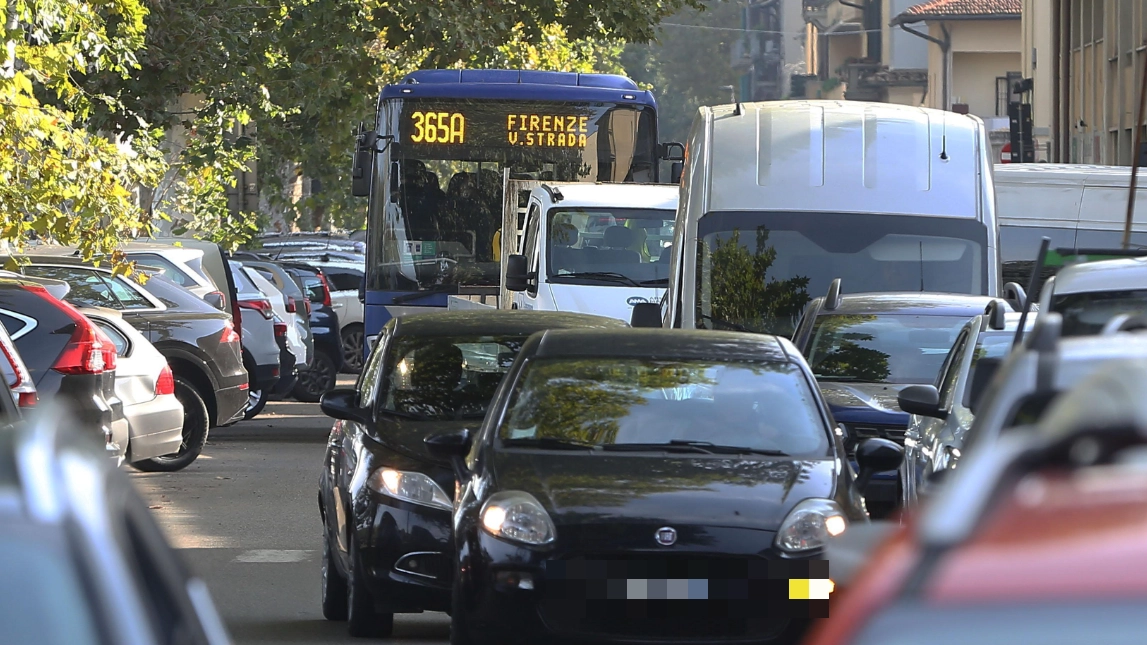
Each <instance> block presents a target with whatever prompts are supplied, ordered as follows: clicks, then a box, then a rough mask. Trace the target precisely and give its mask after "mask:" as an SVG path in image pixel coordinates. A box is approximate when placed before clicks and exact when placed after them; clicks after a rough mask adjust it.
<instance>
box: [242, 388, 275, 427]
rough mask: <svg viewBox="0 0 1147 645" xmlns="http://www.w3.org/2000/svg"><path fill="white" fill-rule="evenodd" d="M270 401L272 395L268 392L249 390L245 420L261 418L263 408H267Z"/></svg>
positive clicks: (244, 413)
mask: <svg viewBox="0 0 1147 645" xmlns="http://www.w3.org/2000/svg"><path fill="white" fill-rule="evenodd" d="M270 399H271V393H270V392H268V391H267V390H248V391H247V409H246V410H245V411H244V412H243V419H244V420H248V421H249V420H251V419H254V418H255V417H257V416H259V413H260V412H262V411H263V408H265V407H267V401H269V400H270Z"/></svg>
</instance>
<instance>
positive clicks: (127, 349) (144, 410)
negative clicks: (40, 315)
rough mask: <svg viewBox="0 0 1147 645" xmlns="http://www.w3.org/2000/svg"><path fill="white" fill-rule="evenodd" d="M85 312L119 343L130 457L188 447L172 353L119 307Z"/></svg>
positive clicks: (119, 389)
mask: <svg viewBox="0 0 1147 645" xmlns="http://www.w3.org/2000/svg"><path fill="white" fill-rule="evenodd" d="M80 313H82V314H84V315H85V316H87V317H88V319H89V320H91V321H92V322H93V323H95V324H96V326H97V327H99V328H100V330H102V331H103V332H104V334H106V335H107V337H108V338H109V339H111V342H112V344H113V345H114V346H115V352H116V370H115V392H116V396H118V397H119V398H120V400H122V401H123V411H124V415H125V416H126V417H127V422H128V429H129V439H128V442H127V458H126V459H127V462H128V463H129V464H135V463H136V462H139V461H142V460H144V459H152V458H155V457H163V456H165V455H173V454H176V453H178V452H179V451H180V449H181V448H183V446H182V444H183V404H182V403H181V402H180V401H179V397H178V396H176V393H175V375H174V373H172V371H171V367H170V366H168V364H167V359H166V358H164V356H163V354H160V353H159V350H157V349H156V348H155V347H153V346H152V344H151V343H150V342H149V341H148V340H147V338H146V337H144V335H143V334H141V333H140V332H139V330H137V329H136V328H135V327H132V326H131V325H129V324H128V323H127V322H126V321H124V319H123V316H121V315H120V313H119V312H117V311H114V310H111V309H93V308H88V307H83V308H80Z"/></svg>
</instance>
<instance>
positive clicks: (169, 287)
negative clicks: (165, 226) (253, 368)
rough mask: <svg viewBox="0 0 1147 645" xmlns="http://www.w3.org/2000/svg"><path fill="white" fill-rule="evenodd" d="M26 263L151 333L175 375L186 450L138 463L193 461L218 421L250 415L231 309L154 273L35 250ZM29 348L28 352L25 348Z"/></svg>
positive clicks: (84, 302) (171, 466) (82, 299)
mask: <svg viewBox="0 0 1147 645" xmlns="http://www.w3.org/2000/svg"><path fill="white" fill-rule="evenodd" d="M28 260H29V261H30V264H27V265H25V266H23V267H21V270H22V271H23V272H24V273H26V274H28V275H30V276H40V277H47V278H54V279H57V280H63V281H65V282H67V283H68V284H69V285H71V290H70V291H69V292H68V295H67V296H66V298H67V299H68V300H69V301H70V302H73V303H75V304H77V305H80V306H84V307H107V308H109V309H115V310H117V311H119V312H120V313H121V314H122V315H123V318H124V320H126V321H127V322H128V323H130V324H131V325H132V326H133V327H135V328H136V329H138V330H139V331H140V332H141V333H142V334H143V335H144V336H146V337H147V339H148V340H149V341H151V344H152V345H154V346H155V348H156V349H157V350H159V352H160V353H161V354H163V355H164V356H165V357H166V358H167V362H168V365H170V366H171V371H172V372H173V373H174V375H175V396H176V397H178V398H179V402H180V403H182V404H183V410H184V425H183V437H184V443H183V445H182V446H181V447H180V450H179V452H178V453H176V454H174V455H170V456H165V457H155V458H153V459H145V460H142V461H138V462H135V463H134V464H132V465H133V466H134V467H136V468H138V469H140V470H159V471H172V470H179V469H181V468H185V467H187V466H188V465H190V464H191V463H192V462H193V461H195V459H196V458H197V457H198V456H199V453H200V452H201V451H202V450H203V445H204V444H205V443H206V442H207V433H208V430H209V429H210V428H213V427H216V426H224V425H229V424H231V423H234V422H235V421H238V420H240V419H242V418H243V412H244V411H245V410H246V408H247V400H248V394H247V393H248V389H249V384H248V375H247V370H246V369H245V368H244V367H243V357H242V353H241V351H242V347H241V343H240V336H239V332H238V331H236V329H235V325H234V323H233V322H232V319H231V316H230V314H227V313H225V312H223V311H220V310H219V309H216V308H215V307H213V306H211V305H210V304H208V303H207V302H205V301H203V300H202V299H200V298H198V297H197V296H195V294H193V293H191V292H190V291H188V290H186V289H184V288H183V287H180V286H179V285H176V284H175V283H173V282H171V281H170V280H168V279H166V278H164V277H162V276H160V275H152V276H151V277H150V278H149V279H148V281H147V285H146V286H142V285H140V284H138V283H137V282H135V281H133V280H130V279H127V278H124V277H123V276H115V275H113V274H112V272H111V270H110V269H104V268H95V267H90V266H86V265H84V264H82V263H81V261H80V260H79V259H78V258H66V257H28ZM25 356H27V354H25Z"/></svg>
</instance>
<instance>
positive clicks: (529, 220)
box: [514, 199, 552, 309]
mask: <svg viewBox="0 0 1147 645" xmlns="http://www.w3.org/2000/svg"><path fill="white" fill-rule="evenodd" d="M541 218H542V207H541V204H540V203H539V202H538V201H537V200H536V199H531V200H530V209H529V211H528V213H527V214H526V228H525V233H523V234H522V249H521V252H522V255H524V256H526V266H527V267H529V269H528V271H529V272H530V273H532V274H534V275H535V276H537V277H536V278H535V280H534V281H533V282H532V283H530V286H529V288H527V289H526V290H525V291H520V292H517V293H515V294H514V308H515V309H551V308H552V307H546V306H545V304H544V303H541V302H539V298H538V288H539V285H540V284H541V280H542V275H543V274H544V271H542V267H541V263H540V258H539V257H538V247H539V246H540V244H539V243H538V235H539V234H540V232H541V230H542V226H541Z"/></svg>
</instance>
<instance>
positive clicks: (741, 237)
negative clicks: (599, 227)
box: [694, 211, 988, 336]
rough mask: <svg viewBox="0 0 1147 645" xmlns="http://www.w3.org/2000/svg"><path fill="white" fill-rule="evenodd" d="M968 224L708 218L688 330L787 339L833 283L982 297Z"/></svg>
mask: <svg viewBox="0 0 1147 645" xmlns="http://www.w3.org/2000/svg"><path fill="white" fill-rule="evenodd" d="M986 248H987V229H986V227H985V226H984V224H983V223H981V222H977V221H976V220H974V219H959V218H946V217H916V216H904V215H873V214H856V213H788V212H760V211H758V212H731V213H710V214H708V215H706V216H704V217H702V218H701V219H700V221H699V222H698V224H697V271H696V275H697V282H696V285H695V286H694V288H695V289H696V319H697V322H696V325H697V327H699V328H704V329H734V330H742V331H754V332H761V333H769V334H780V335H784V336H791V335H792V333H793V331H794V330H795V328H796V323H797V319H798V318H799V317H800V314H801V312H802V311H803V309H804V306H805V305H806V304H808V302H809V301H810V300H812V298H814V297H816V296H819V295H822V294H824V293H825V292H826V291H827V290H828V287H829V285H830V284H831V283H832V281H833V279H834V278H842V290H843V291H844V292H845V293H867V292H890V291H916V292H919V291H932V292H941V293H960V294H971V295H986V294H987V293H988V274H987V271H988V267H987V252H986Z"/></svg>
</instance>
